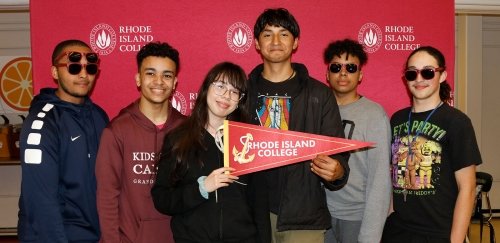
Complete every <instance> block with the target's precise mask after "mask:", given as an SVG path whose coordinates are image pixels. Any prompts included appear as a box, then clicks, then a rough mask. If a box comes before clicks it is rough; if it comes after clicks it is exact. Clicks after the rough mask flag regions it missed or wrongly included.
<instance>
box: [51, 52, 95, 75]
mask: <svg viewBox="0 0 500 243" xmlns="http://www.w3.org/2000/svg"><path fill="white" fill-rule="evenodd" d="M83 55H85V58H86V59H87V64H81V63H80V61H81V60H82V56H83ZM64 56H68V61H69V62H68V63H59V64H57V65H56V66H57V67H64V66H66V67H67V68H68V72H69V73H70V74H72V75H77V74H79V73H80V72H81V71H82V68H85V71H87V73H88V74H90V75H95V74H97V72H98V71H99V65H98V64H97V63H98V62H99V56H98V55H97V53H93V52H89V53H81V52H75V51H73V52H64V53H62V54H61V55H59V57H57V58H56V62H57V61H59V60H60V59H61V58H62V57H64Z"/></svg>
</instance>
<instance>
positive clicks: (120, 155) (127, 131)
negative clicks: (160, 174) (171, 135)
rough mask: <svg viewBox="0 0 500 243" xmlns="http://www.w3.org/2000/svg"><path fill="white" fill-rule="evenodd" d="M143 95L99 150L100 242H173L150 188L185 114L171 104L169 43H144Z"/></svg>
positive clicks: (138, 81)
mask: <svg viewBox="0 0 500 243" xmlns="http://www.w3.org/2000/svg"><path fill="white" fill-rule="evenodd" d="M136 59H137V74H136V75H135V85H136V86H137V88H138V90H139V93H140V97H139V98H138V99H136V100H135V101H133V102H132V103H131V104H129V105H128V106H127V107H125V108H123V109H122V110H121V111H120V113H119V115H118V116H117V117H115V118H114V119H113V120H112V121H111V122H110V123H109V125H108V126H107V127H106V128H105V129H104V131H103V133H102V137H101V145H100V147H99V153H98V155H97V162H96V176H97V208H98V211H99V220H100V223H101V234H102V237H101V243H107V242H108V243H113V242H137V243H140V242H144V243H146V242H158V243H160V242H174V241H173V238H172V233H171V231H170V217H169V216H166V215H163V214H161V213H159V212H158V211H156V209H155V207H154V205H153V200H152V199H151V194H150V190H151V187H152V186H153V184H154V181H155V179H156V176H155V175H156V168H155V162H156V161H158V159H159V152H160V150H161V147H162V144H163V138H164V137H165V134H166V133H167V132H168V131H170V130H171V129H172V128H174V127H176V126H177V125H178V124H179V123H180V122H181V121H182V120H184V118H185V117H184V115H182V114H181V113H180V112H179V111H177V110H176V109H175V108H173V107H172V105H171V104H170V100H169V99H170V97H171V95H172V94H173V92H174V91H175V86H176V85H177V72H178V69H179V68H178V67H179V53H178V51H177V50H176V49H174V48H172V47H171V46H170V45H169V44H167V43H164V42H151V43H148V44H146V45H145V46H143V47H142V48H141V49H140V50H139V52H138V53H137V56H136Z"/></svg>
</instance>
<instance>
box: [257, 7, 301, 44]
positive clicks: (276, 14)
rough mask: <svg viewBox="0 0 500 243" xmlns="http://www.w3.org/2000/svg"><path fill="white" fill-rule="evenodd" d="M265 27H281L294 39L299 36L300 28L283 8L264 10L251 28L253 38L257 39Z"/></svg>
mask: <svg viewBox="0 0 500 243" xmlns="http://www.w3.org/2000/svg"><path fill="white" fill-rule="evenodd" d="M266 25H270V26H275V27H283V28H285V29H286V30H288V31H290V33H292V35H293V37H294V38H298V37H299V36H300V28H299V24H298V23H297V20H295V18H294V17H293V15H292V14H291V13H290V12H288V10H287V9H285V8H275V9H270V8H268V9H266V10H264V12H263V13H262V14H260V15H259V17H258V18H257V21H256V22H255V25H254V27H253V34H254V37H255V38H259V35H260V33H262V31H264V28H265V27H266Z"/></svg>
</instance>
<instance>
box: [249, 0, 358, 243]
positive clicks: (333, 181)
mask: <svg viewBox="0 0 500 243" xmlns="http://www.w3.org/2000/svg"><path fill="white" fill-rule="evenodd" d="M299 34H300V29H299V25H298V23H297V21H296V20H295V18H294V17H293V16H292V15H291V14H290V13H289V12H288V10H286V9H283V8H278V9H267V10H265V11H264V12H263V13H262V14H261V15H260V16H259V17H258V19H257V21H256V24H255V26H254V35H255V47H256V49H257V50H258V51H259V52H260V55H261V57H262V59H263V62H264V63H263V64H260V65H258V66H257V67H256V68H255V69H254V70H253V71H252V72H251V74H250V75H249V82H248V87H249V92H248V96H249V97H248V102H249V107H250V112H251V114H252V118H253V120H252V121H251V122H253V123H254V124H259V125H261V126H266V127H272V128H276V129H281V130H293V131H300V132H308V133H314V134H322V135H327V136H334V137H344V132H343V129H342V123H341V120H340V114H339V110H338V106H337V103H336V101H335V97H334V96H333V94H332V92H331V91H330V90H329V89H328V87H327V86H326V85H325V84H323V83H321V82H319V81H318V80H315V79H314V78H312V77H310V76H309V74H308V71H307V68H306V67H305V66H304V65H303V64H299V63H292V61H291V59H292V53H293V52H294V51H295V50H296V49H297V47H298V43H299ZM348 156H349V154H348V153H343V154H336V155H333V156H326V155H317V157H316V158H315V159H313V160H312V161H310V160H309V161H304V162H303V163H297V164H293V165H289V166H284V167H279V168H275V169H271V170H266V171H263V172H259V173H256V174H254V175H253V177H254V182H255V183H256V184H255V186H256V187H257V190H256V198H257V199H256V201H255V202H254V203H255V204H254V206H255V207H256V208H265V209H267V210H263V211H259V210H257V212H261V214H259V216H258V217H259V221H262V220H263V219H265V218H266V217H267V222H270V223H271V225H270V226H267V227H266V226H265V225H258V227H259V231H261V233H262V234H263V235H264V236H269V237H271V238H272V241H273V242H321V243H323V240H324V232H325V230H326V229H327V228H329V227H330V225H331V219H330V213H329V212H328V208H327V206H326V196H325V191H324V186H326V187H328V188H330V189H339V188H341V187H342V186H343V185H344V184H345V183H346V182H347V177H348V175H349V167H348V165H347V159H348ZM270 241H271V239H269V240H268V241H264V242H270Z"/></svg>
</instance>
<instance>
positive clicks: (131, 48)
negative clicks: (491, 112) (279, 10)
mask: <svg viewBox="0 0 500 243" xmlns="http://www.w3.org/2000/svg"><path fill="white" fill-rule="evenodd" d="M275 7H285V8H287V9H288V10H289V11H290V12H291V13H292V14H293V15H294V16H295V17H296V19H297V20H298V22H299V24H300V27H301V36H300V41H299V48H298V50H297V52H296V53H295V55H294V57H293V61H294V62H301V63H304V64H306V65H307V67H308V68H309V71H310V73H311V75H312V76H313V77H315V78H317V79H318V80H321V81H323V82H326V81H325V73H326V65H325V64H324V63H323V59H322V53H323V50H324V48H325V47H326V46H327V45H328V43H329V42H331V41H333V40H336V39H341V38H346V37H349V38H354V39H357V40H359V41H360V43H362V44H363V45H364V46H365V49H366V50H367V51H368V52H369V60H368V64H367V66H366V67H365V68H364V76H363V83H362V84H361V86H360V91H361V93H362V94H363V95H365V96H367V97H369V98H371V99H373V100H375V101H377V102H379V103H381V104H382V105H383V106H384V108H385V109H386V111H387V113H388V114H389V115H391V114H392V113H394V112H395V111H396V110H398V109H400V108H402V107H405V106H408V105H409V102H410V100H409V98H408V96H407V93H406V91H405V87H404V83H403V82H402V80H401V73H402V68H403V64H404V62H405V60H406V57H407V56H408V54H409V53H410V52H411V51H412V50H413V49H415V48H417V47H418V46H421V45H433V46H435V47H437V48H438V49H440V50H441V51H443V53H444V54H445V56H446V59H447V61H448V63H447V65H448V67H447V68H448V82H449V83H450V85H452V86H453V73H454V58H455V57H454V1H453V0H443V1H434V0H411V1H400V0H385V1H382V2H380V1H368V0H357V1H339V0H334V1H332V0H314V1H298V0H296V1H295V0H294V1H264V0H253V1H240V0H236V1H234V0H233V1H229V0H219V1H203V0H201V1H193V0H186V1H173V0H165V1H162V0H143V1H134V0H122V1H110V0H105V1H58V0H44V1H30V12H31V41H32V43H31V47H32V59H33V75H34V76H33V83H34V91H35V93H38V92H39V89H40V88H42V87H46V86H53V87H55V86H56V84H55V82H54V81H53V80H52V78H51V76H50V65H51V64H50V56H51V54H52V50H53V48H54V46H55V45H56V44H57V43H58V42H60V41H61V40H64V39H70V38H76V39H81V40H83V41H86V42H88V43H89V44H91V46H92V48H93V49H94V51H96V52H98V53H100V54H101V67H100V68H101V72H100V75H99V77H98V80H97V84H96V87H95V89H94V91H93V93H92V99H93V100H94V101H95V102H96V103H98V104H99V105H101V106H102V107H103V108H104V109H105V110H106V111H107V112H108V114H109V115H110V117H114V116H115V115H116V114H117V113H118V111H119V110H120V109H121V108H122V107H124V106H125V105H127V104H128V103H130V102H131V101H133V100H134V99H136V98H137V97H138V95H139V94H138V91H137V89H136V87H135V82H134V75H135V73H136V72H137V65H136V63H135V55H136V53H137V51H138V50H139V48H140V47H141V46H142V45H144V44H145V43H147V42H149V41H166V42H168V43H169V44H171V45H172V46H174V47H175V48H176V49H178V50H179V52H180V59H181V61H180V62H181V65H180V66H181V69H180V72H179V75H178V80H179V84H178V87H177V92H176V93H175V95H174V97H173V100H172V103H173V104H174V106H175V107H176V108H178V109H179V110H181V112H183V113H185V114H189V113H190V109H191V107H192V105H193V104H194V100H195V99H196V92H197V90H198V87H199V84H200V83H201V81H202V79H203V77H204V75H205V74H206V72H207V71H208V70H209V69H210V68H211V67H212V66H213V65H214V64H215V63H218V62H221V61H232V62H235V63H237V64H240V65H241V66H242V67H243V68H244V69H245V70H246V71H247V72H249V71H250V70H251V69H252V68H253V67H254V66H255V65H257V64H258V63H261V62H262V61H261V59H260V56H259V54H258V52H257V51H256V50H255V45H254V39H253V38H254V37H253V33H252V32H253V25H254V23H255V20H256V18H257V16H258V15H259V14H260V13H261V12H262V11H263V10H264V9H266V8H275Z"/></svg>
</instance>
